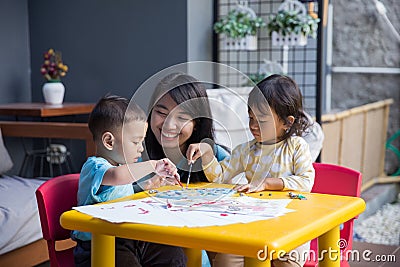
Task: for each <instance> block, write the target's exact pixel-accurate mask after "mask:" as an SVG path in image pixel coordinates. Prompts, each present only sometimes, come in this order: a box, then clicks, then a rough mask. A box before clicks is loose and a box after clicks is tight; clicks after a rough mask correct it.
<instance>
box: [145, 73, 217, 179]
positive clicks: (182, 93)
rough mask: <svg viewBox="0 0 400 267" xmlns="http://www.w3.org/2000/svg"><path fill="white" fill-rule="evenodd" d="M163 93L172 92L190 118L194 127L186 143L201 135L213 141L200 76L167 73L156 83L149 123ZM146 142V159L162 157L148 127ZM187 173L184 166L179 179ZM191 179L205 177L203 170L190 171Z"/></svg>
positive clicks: (183, 177) (201, 138)
mask: <svg viewBox="0 0 400 267" xmlns="http://www.w3.org/2000/svg"><path fill="white" fill-rule="evenodd" d="M166 94H168V95H169V96H171V98H172V99H173V100H174V101H175V102H176V103H177V104H178V105H179V107H180V108H182V109H183V110H184V111H185V112H186V113H187V114H189V115H190V116H191V117H192V118H193V121H194V129H193V133H192V135H191V136H190V137H189V139H188V140H187V141H186V143H187V144H193V143H200V142H201V141H204V139H210V140H212V141H214V129H213V121H212V116H211V109H210V104H209V101H208V97H207V92H206V89H205V87H204V85H203V84H202V83H201V82H200V81H199V80H197V79H196V78H194V77H192V76H190V75H188V74H185V73H172V74H169V75H167V76H166V77H164V78H163V79H162V80H161V81H160V82H159V83H158V84H157V86H156V90H155V92H154V93H153V95H152V97H151V100H150V105H149V116H148V119H147V121H148V123H149V125H150V120H151V113H152V111H153V107H154V105H155V104H156V103H157V102H158V101H159V100H160V99H161V98H162V97H163V96H165V95H166ZM145 145H146V151H147V155H148V157H149V159H154V160H157V159H162V158H164V157H165V153H164V150H163V148H162V146H161V144H160V143H158V141H157V139H156V137H155V135H154V133H153V131H152V130H151V127H149V128H148V129H147V134H146V138H145ZM178 167H179V166H178ZM187 175H188V172H187V171H185V170H183V175H181V180H183V181H184V180H186V179H187ZM190 179H191V181H193V182H196V181H197V182H199V181H202V182H206V181H207V178H206V177H205V175H204V172H203V171H199V172H193V173H192V174H191V178H190Z"/></svg>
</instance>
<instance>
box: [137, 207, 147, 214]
mask: <svg viewBox="0 0 400 267" xmlns="http://www.w3.org/2000/svg"><path fill="white" fill-rule="evenodd" d="M139 210H140V211H141V213H139V214H147V213H149V211H148V210H145V209H143V208H139Z"/></svg>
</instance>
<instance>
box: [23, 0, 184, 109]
mask: <svg viewBox="0 0 400 267" xmlns="http://www.w3.org/2000/svg"><path fill="white" fill-rule="evenodd" d="M28 5H29V32H30V48H31V62H32V64H31V67H32V75H31V79H32V100H33V101H39V102H41V101H43V99H42V93H41V87H42V84H43V82H44V80H43V77H42V76H41V74H40V72H39V69H40V65H41V64H42V61H43V59H42V54H43V52H44V51H46V50H47V49H48V48H54V49H56V50H60V51H61V52H62V55H63V60H64V63H65V64H67V65H68V66H69V72H68V74H67V76H66V77H65V78H64V79H63V83H64V84H65V87H66V94H65V101H74V102H78V101H82V102H94V101H96V100H97V99H98V98H99V97H101V96H102V95H103V94H105V93H107V92H112V93H114V94H119V95H122V96H125V97H131V96H132V94H133V92H134V91H135V90H136V88H137V87H138V86H139V85H140V84H141V83H142V82H143V81H145V80H146V79H147V78H149V77H150V76H151V75H153V74H154V73H156V72H158V71H160V70H162V69H163V68H165V67H168V66H170V65H173V64H176V63H181V62H185V61H186V60H187V10H186V9H187V4H186V0H173V1H162V0H139V1H137V0H136V1H134V0H118V1H109V0H85V1H78V0H72V1H61V0H29V1H28Z"/></svg>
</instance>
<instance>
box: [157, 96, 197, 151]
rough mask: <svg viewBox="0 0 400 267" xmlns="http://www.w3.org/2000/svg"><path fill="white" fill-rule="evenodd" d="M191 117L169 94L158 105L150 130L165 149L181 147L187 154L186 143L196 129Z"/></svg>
mask: <svg viewBox="0 0 400 267" xmlns="http://www.w3.org/2000/svg"><path fill="white" fill-rule="evenodd" d="M194 126H195V125H194V122H193V118H192V116H191V115H189V114H188V113H187V112H185V111H184V110H182V109H181V108H180V107H179V106H178V104H177V103H176V102H175V101H174V100H173V99H172V97H171V96H170V95H169V94H166V95H164V96H163V97H162V98H160V100H159V101H158V102H157V103H156V105H155V106H154V108H153V111H152V113H151V117H150V128H151V130H152V131H153V133H154V135H155V137H156V138H157V141H158V142H159V143H160V144H161V146H162V147H163V148H176V147H179V148H180V150H181V151H182V152H185V149H186V141H187V140H188V139H189V138H190V136H191V135H192V133H193V129H194Z"/></svg>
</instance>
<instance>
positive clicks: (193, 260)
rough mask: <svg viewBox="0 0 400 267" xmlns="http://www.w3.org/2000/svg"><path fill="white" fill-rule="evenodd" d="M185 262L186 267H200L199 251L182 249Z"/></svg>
mask: <svg viewBox="0 0 400 267" xmlns="http://www.w3.org/2000/svg"><path fill="white" fill-rule="evenodd" d="M184 251H185V254H186V257H187V259H188V261H187V267H201V250H199V249H194V248H184Z"/></svg>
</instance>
